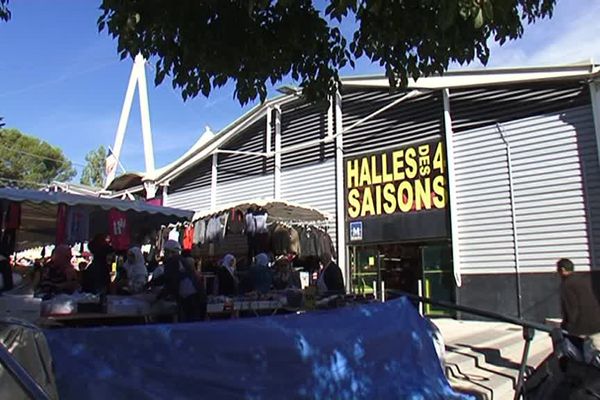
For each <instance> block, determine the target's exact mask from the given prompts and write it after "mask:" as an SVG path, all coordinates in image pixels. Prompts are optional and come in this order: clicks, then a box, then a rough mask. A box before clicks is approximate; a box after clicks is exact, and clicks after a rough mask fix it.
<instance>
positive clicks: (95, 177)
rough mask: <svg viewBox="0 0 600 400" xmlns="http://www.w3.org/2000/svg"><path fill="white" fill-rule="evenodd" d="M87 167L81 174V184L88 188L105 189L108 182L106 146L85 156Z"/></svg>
mask: <svg viewBox="0 0 600 400" xmlns="http://www.w3.org/2000/svg"><path fill="white" fill-rule="evenodd" d="M85 162H86V165H85V167H84V168H83V172H82V173H81V181H80V182H81V183H82V184H84V185H88V186H94V187H104V181H105V180H106V169H105V168H104V166H105V162H106V148H104V146H100V147H98V148H97V149H96V150H92V151H90V152H89V153H87V155H86V156H85Z"/></svg>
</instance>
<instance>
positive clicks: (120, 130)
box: [106, 64, 138, 186]
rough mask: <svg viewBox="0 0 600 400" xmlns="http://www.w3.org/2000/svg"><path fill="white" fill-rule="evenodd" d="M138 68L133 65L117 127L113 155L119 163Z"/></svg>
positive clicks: (110, 179)
mask: <svg viewBox="0 0 600 400" xmlns="http://www.w3.org/2000/svg"><path fill="white" fill-rule="evenodd" d="M137 75H138V68H136V65H135V64H133V68H132V69H131V75H130V76H129V85H127V92H126V93H125V101H124V102H123V108H122V109H121V117H120V118H119V125H118V126H117V136H116V137H115V145H114V146H113V154H114V156H115V158H116V159H117V161H118V162H119V157H120V156H121V149H122V147H123V140H124V139H125V130H126V129H127V121H129V113H130V112H131V104H132V103H133V95H134V94H135V84H136V83H137V80H138V77H137ZM116 173H117V168H114V169H113V171H111V173H110V174H108V176H107V177H106V186H108V185H109V184H110V182H112V180H113V179H115V174H116Z"/></svg>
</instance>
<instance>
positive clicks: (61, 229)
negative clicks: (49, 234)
mask: <svg viewBox="0 0 600 400" xmlns="http://www.w3.org/2000/svg"><path fill="white" fill-rule="evenodd" d="M67 212H68V207H67V205H66V204H59V205H58V210H57V212H56V243H55V244H56V245H57V246H58V245H61V244H64V243H65V242H66V240H67Z"/></svg>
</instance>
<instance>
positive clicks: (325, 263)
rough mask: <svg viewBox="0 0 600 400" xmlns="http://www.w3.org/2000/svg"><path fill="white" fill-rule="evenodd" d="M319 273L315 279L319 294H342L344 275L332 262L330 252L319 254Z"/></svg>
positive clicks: (343, 291)
mask: <svg viewBox="0 0 600 400" xmlns="http://www.w3.org/2000/svg"><path fill="white" fill-rule="evenodd" d="M321 266H322V268H321V273H320V274H319V278H318V279H317V289H318V290H319V294H321V295H325V294H344V293H346V287H345V286H344V276H343V275H342V270H341V269H340V267H339V266H338V265H337V264H336V263H334V262H333V259H332V256H331V253H329V252H325V253H323V254H322V255H321Z"/></svg>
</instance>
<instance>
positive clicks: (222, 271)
mask: <svg viewBox="0 0 600 400" xmlns="http://www.w3.org/2000/svg"><path fill="white" fill-rule="evenodd" d="M236 267H237V260H236V258H235V256H233V255H232V254H226V255H225V257H223V261H222V262H221V266H220V267H219V269H218V271H217V279H218V281H219V295H220V296H235V295H237V294H238V293H239V280H238V278H237V276H236V274H235V270H236Z"/></svg>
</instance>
